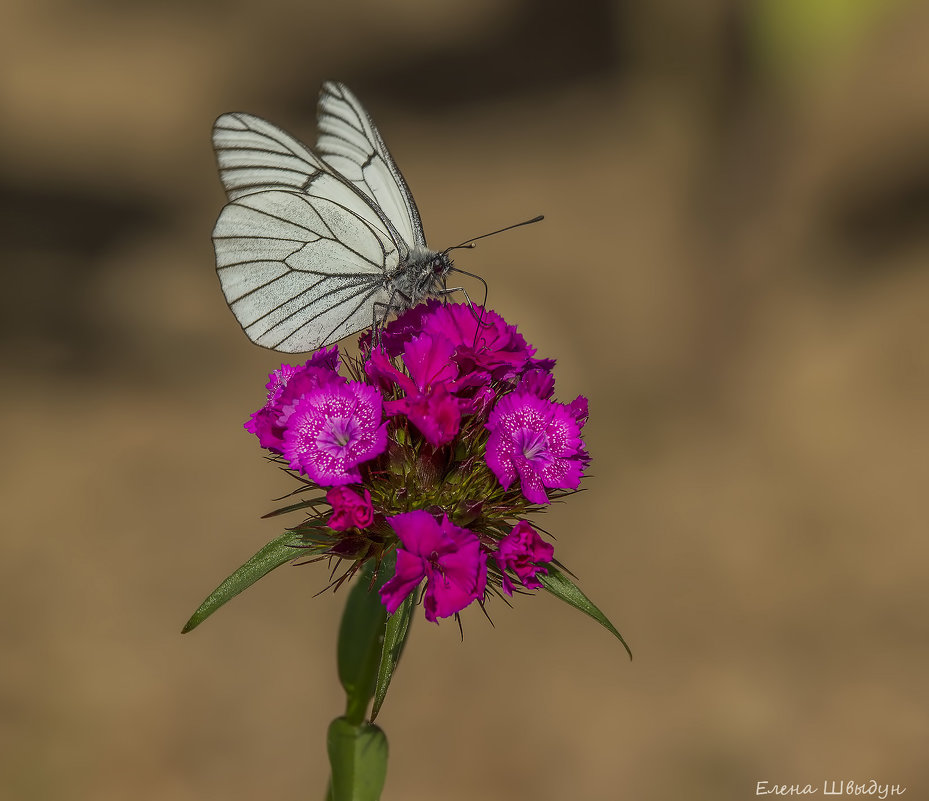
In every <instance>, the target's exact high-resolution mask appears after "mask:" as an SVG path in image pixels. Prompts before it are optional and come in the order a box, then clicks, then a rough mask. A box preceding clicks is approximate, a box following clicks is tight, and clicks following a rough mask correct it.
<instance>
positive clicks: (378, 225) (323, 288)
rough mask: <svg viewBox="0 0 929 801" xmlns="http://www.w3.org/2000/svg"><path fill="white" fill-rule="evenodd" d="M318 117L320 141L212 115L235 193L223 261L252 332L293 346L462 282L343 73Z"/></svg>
mask: <svg viewBox="0 0 929 801" xmlns="http://www.w3.org/2000/svg"><path fill="white" fill-rule="evenodd" d="M317 127H318V138H317V140H316V147H315V148H313V149H310V148H308V147H307V146H306V145H304V144H302V143H301V142H299V141H297V140H296V139H295V138H294V137H292V136H290V135H289V134H287V133H285V132H284V131H282V130H281V129H280V128H278V127H276V126H275V125H272V124H271V123H269V122H266V121H265V120H263V119H260V118H259V117H254V116H252V115H250V114H243V113H238V112H235V113H229V114H223V115H222V116H220V117H219V118H218V119H217V120H216V123H215V124H214V126H213V149H214V150H215V152H216V160H217V163H218V166H219V175H220V179H221V181H222V184H223V187H224V188H225V190H226V195H227V197H228V199H229V203H228V204H227V205H226V206H225V207H224V208H223V210H222V212H221V213H220V215H219V219H218V220H217V221H216V226H215V227H214V229H213V246H214V249H215V251H216V272H217V273H218V275H219V280H220V284H221V285H222V290H223V294H224V295H225V297H226V302H227V303H228V304H229V308H230V309H231V310H232V312H233V314H235V316H236V319H238V321H239V323H240V324H241V326H242V328H243V329H244V331H245V333H246V334H247V335H248V337H249V339H251V340H252V342H254V343H256V344H257V345H261V346H263V347H266V348H271V349H273V350H277V351H282V352H285V353H303V352H306V351H311V350H316V349H317V348H320V347H322V346H324V345H328V344H331V343H333V342H336V341H338V340H340V339H342V338H343V337H346V336H349V335H350V334H353V333H356V332H358V331H361V330H362V329H365V328H367V327H368V326H374V325H376V324H377V322H378V320H381V321H383V320H384V319H386V317H387V315H388V314H390V313H392V312H400V311H403V310H405V309H408V308H412V307H413V306H415V305H416V304H417V303H419V302H420V301H422V300H424V299H425V298H427V297H431V296H441V295H446V294H448V293H450V292H454V291H463V290H461V288H460V287H456V288H454V289H448V288H447V286H446V276H447V275H448V273H449V272H450V271H451V270H452V269H457V268H453V267H452V260H451V259H450V258H449V256H448V250H446V251H442V252H437V251H434V250H431V249H430V248H429V247H428V246H427V245H426V238H425V235H424V233H423V224H422V221H421V219H420V216H419V210H418V209H417V208H416V202H415V201H414V200H413V195H412V194H411V193H410V190H409V187H408V186H407V184H406V181H405V180H404V178H403V175H402V174H401V172H400V170H399V169H398V168H397V165H396V164H395V163H394V160H393V158H392V157H391V155H390V151H389V150H388V149H387V146H386V145H385V144H384V140H383V139H382V138H381V135H380V133H379V132H378V130H377V128H376V127H375V125H374V122H373V120H372V119H371V117H370V115H369V114H368V113H367V112H366V111H365V110H364V107H363V106H362V105H361V103H360V102H359V101H358V99H357V98H356V97H355V96H354V95H353V94H352V93H351V91H349V89H348V88H347V87H346V86H345V85H344V84H341V83H335V82H327V83H325V84H323V87H322V90H321V92H320V96H319V104H318V107H317ZM462 246H468V245H466V244H463V245H462ZM458 247H461V246H458ZM451 249H452V248H449V250H451ZM459 272H464V271H459ZM465 274H466V275H470V273H465ZM465 294H466V293H465ZM466 297H467V294H466ZM469 303H470V301H469Z"/></svg>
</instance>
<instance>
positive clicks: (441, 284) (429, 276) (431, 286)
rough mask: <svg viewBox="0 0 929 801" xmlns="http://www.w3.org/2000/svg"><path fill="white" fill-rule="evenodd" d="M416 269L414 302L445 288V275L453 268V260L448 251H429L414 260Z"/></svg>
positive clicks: (412, 288)
mask: <svg viewBox="0 0 929 801" xmlns="http://www.w3.org/2000/svg"><path fill="white" fill-rule="evenodd" d="M414 264H415V265H416V266H415V270H414V272H413V275H412V276H411V278H412V279H413V281H412V286H411V288H410V289H411V292H410V299H411V300H412V302H413V304H414V305H415V304H417V303H419V302H420V301H422V300H424V299H425V298H428V297H430V296H432V295H436V294H438V293H440V292H442V291H443V290H444V289H445V277H446V276H447V275H448V273H449V271H450V270H451V269H452V260H451V259H450V258H449V256H448V254H447V253H435V252H432V251H430V252H428V253H425V254H423V258H422V259H421V260H418V261H416V262H414Z"/></svg>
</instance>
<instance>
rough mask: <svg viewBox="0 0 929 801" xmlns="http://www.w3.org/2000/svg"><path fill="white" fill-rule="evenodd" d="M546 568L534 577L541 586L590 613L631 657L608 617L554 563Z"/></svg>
mask: <svg viewBox="0 0 929 801" xmlns="http://www.w3.org/2000/svg"><path fill="white" fill-rule="evenodd" d="M547 568H548V575H545V574H544V573H539V574H538V575H537V576H536V578H537V579H538V580H539V581H541V582H542V586H543V587H545V589H546V590H548V591H549V592H550V593H551V594H552V595H554V596H555V597H556V598H560V599H561V600H562V601H564V602H565V603H568V604H571V606H573V607H574V608H575V609H580V610H581V611H582V612H583V613H584V614H587V615H590V616H591V617H592V618H593V619H594V620H596V621H597V622H598V623H599V624H600V625H601V626H603V627H604V628H605V629H606V630H607V631H609V632H610V633H611V634H612V635H614V636H615V637H616V638H617V639H618V640H619V641H620V642H621V643H622V644H623V648H625V649H626V653H627V654H629V658H630V659H632V651H630V650H629V646H628V645H626V641H625V640H624V639H623V635H622V634H620V633H619V632H618V631H617V630H616V627H615V626H614V625H613V624H612V623H610V621H609V618H607V616H606V615H604V614H603V612H601V611H600V610H599V609H598V608H597V607H596V606H594V604H593V603H592V602H591V600H590V599H589V598H588V597H587V596H586V595H584V593H583V592H581V591H580V589H578V587H577V585H576V584H574V583H573V582H572V581H571V580H570V579H568V578H567V577H566V576H565V575H564V573H562V572H561V571H560V570H558V568H556V567H555V566H554V565H548V566H547Z"/></svg>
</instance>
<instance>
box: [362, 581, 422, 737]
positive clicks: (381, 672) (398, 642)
mask: <svg viewBox="0 0 929 801" xmlns="http://www.w3.org/2000/svg"><path fill="white" fill-rule="evenodd" d="M415 598H416V591H415V590H414V591H413V592H411V593H410V594H409V595H408V596H407V597H406V600H405V601H404V602H403V603H402V604H400V608H399V609H397V611H396V612H394V613H393V614H392V615H390V616H389V617H388V618H387V626H386V627H385V629H384V646H383V648H382V650H381V662H380V664H379V665H378V668H377V686H376V687H375V690H374V708H373V709H372V710H371V720H374V719H375V718H376V717H377V713H378V712H380V711H381V704H383V703H384V698H385V696H386V695H387V688H388V687H389V686H390V680H391V679H392V678H393V675H394V670H396V669H397V664H398V663H399V662H400V654H401V653H403V646H404V645H405V644H406V638H407V637H408V636H409V634H410V621H412V619H413V610H414V609H415V608H416V604H415V603H414V599H415Z"/></svg>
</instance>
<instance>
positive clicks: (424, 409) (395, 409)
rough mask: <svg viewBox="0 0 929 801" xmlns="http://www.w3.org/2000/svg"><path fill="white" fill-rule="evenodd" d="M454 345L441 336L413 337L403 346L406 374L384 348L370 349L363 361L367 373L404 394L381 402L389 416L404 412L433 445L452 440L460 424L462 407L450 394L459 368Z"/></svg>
mask: <svg viewBox="0 0 929 801" xmlns="http://www.w3.org/2000/svg"><path fill="white" fill-rule="evenodd" d="M454 352H455V346H454V345H452V343H451V342H449V341H448V340H447V339H446V338H445V337H442V336H429V335H427V334H424V335H423V336H419V337H416V338H415V339H412V340H410V341H409V342H407V343H405V344H404V346H403V364H404V366H405V367H406V369H407V371H408V372H409V375H406V374H404V373H402V372H400V371H399V370H398V369H397V368H396V367H394V366H393V364H391V362H390V359H388V358H387V355H386V353H385V351H384V350H383V349H382V348H378V349H377V350H375V351H373V352H372V353H371V355H370V356H369V358H368V361H367V362H366V363H365V371H366V372H367V374H368V375H369V376H370V377H371V378H373V379H374V380H375V381H378V382H379V383H380V384H381V385H383V384H384V383H388V384H389V383H390V382H393V383H395V384H397V385H398V386H399V387H400V388H401V389H402V390H403V392H404V393H405V397H403V398H400V399H398V400H394V401H387V403H385V404H384V411H385V412H386V413H387V414H388V415H395V414H404V415H406V417H407V418H408V419H409V421H410V422H411V423H412V424H413V425H415V426H416V427H417V428H418V429H419V430H420V431H421V432H422V434H423V436H424V437H425V438H426V441H427V442H428V443H429V444H430V445H432V446H433V447H436V448H438V447H441V446H442V445H445V444H447V443H449V442H451V441H452V439H454V437H455V435H456V434H457V433H458V428H459V427H460V425H461V406H462V405H463V404H462V403H461V402H460V401H459V400H458V399H457V398H455V397H454V396H453V395H452V392H453V391H454V389H455V378H456V377H457V375H458V368H457V367H456V366H455V364H454V362H452V361H451V359H452V355H453V354H454Z"/></svg>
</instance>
